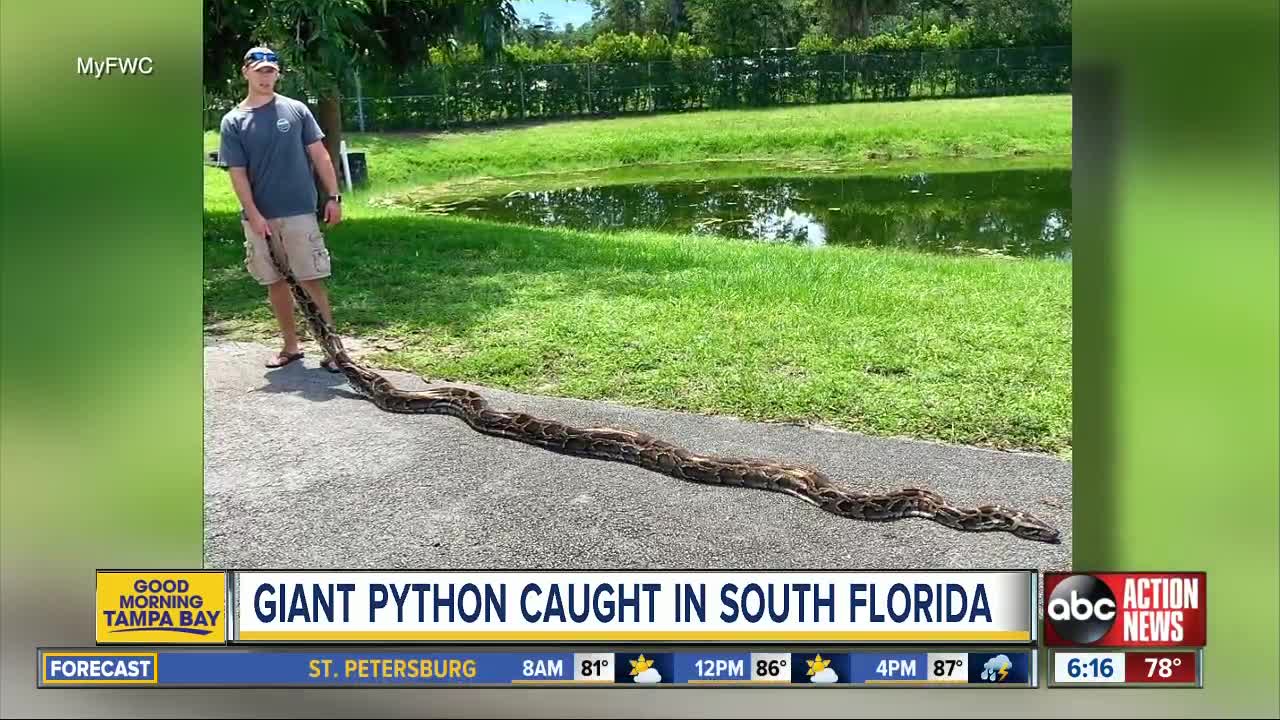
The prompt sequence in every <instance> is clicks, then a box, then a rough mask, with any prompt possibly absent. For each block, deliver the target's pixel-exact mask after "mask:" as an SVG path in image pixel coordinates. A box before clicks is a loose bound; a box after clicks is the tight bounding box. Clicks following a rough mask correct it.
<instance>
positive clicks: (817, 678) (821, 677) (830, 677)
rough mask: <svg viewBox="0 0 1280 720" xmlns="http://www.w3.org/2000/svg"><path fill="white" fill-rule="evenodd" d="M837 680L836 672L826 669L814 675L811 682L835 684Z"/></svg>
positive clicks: (810, 679)
mask: <svg viewBox="0 0 1280 720" xmlns="http://www.w3.org/2000/svg"><path fill="white" fill-rule="evenodd" d="M837 679H838V678H837V677H836V671H835V670H832V669H831V668H824V669H823V670H820V671H818V672H816V673H814V674H813V677H811V678H809V682H816V683H833V682H835V681H836V680H837Z"/></svg>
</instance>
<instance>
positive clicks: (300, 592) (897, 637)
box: [97, 570, 1038, 645]
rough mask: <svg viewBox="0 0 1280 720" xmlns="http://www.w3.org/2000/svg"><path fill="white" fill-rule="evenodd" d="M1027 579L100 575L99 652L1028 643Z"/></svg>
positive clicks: (1030, 577) (974, 575) (1032, 589)
mask: <svg viewBox="0 0 1280 720" xmlns="http://www.w3.org/2000/svg"><path fill="white" fill-rule="evenodd" d="M1036 581H1037V576H1036V573H1035V571H1033V570H984V571H969V572H965V571H945V572H931V571H929V572H926V571H908V572H895V571H884V572H867V571H845V572H839V571H696V572H681V571H656V572H648V571H510V572H500V571H493V572H490V571H424V572H401V571H386V572H382V571H339V572H294V571H252V572H249V571H228V572H225V573H223V572H205V571H192V572H182V571H172V572H153V571H100V572H99V574H98V608H97V611H98V622H97V629H98V643H99V644H100V645H105V644H121V645H127V644H137V645H143V644H145V645H156V644H183V645H186V644H194V643H218V644H225V643H293V644H302V643H334V642H342V643H382V642H395V643H404V642H422V643H486V642H499V643H510V642H530V643H569V642H572V643H596V642H603V643H609V642H673V643H679V642H705V641H732V642H778V643H799V642H845V643H849V642H854V643H856V642H865V643H986V644H991V643H1031V642H1034V641H1035V640H1036V639H1037V638H1036V627H1037V624H1038V623H1037V620H1036V616H1035V613H1036V607H1037V604H1038V600H1037V582H1036Z"/></svg>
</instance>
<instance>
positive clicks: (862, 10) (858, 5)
mask: <svg viewBox="0 0 1280 720" xmlns="http://www.w3.org/2000/svg"><path fill="white" fill-rule="evenodd" d="M899 4H900V3H899V2H898V0H819V1H818V7H819V11H820V12H821V13H822V15H823V16H824V17H823V19H824V20H825V22H826V23H827V27H828V28H829V29H830V31H831V35H832V36H833V37H834V38H835V39H836V40H847V39H848V38H852V37H859V38H861V37H866V36H867V35H868V34H869V33H870V29H871V23H870V21H871V16H872V15H881V14H887V13H893V12H896V10H897V6H898V5H899Z"/></svg>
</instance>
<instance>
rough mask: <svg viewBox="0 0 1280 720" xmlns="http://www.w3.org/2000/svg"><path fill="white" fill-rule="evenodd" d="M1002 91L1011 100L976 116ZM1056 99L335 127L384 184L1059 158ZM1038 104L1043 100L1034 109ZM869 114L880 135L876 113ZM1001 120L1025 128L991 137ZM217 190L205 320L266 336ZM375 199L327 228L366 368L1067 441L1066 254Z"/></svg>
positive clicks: (1012, 441) (348, 326)
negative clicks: (839, 240)
mask: <svg viewBox="0 0 1280 720" xmlns="http://www.w3.org/2000/svg"><path fill="white" fill-rule="evenodd" d="M930 106H933V107H934V109H933V110H930ZM999 107H1006V108H1008V109H1009V114H1010V115H1011V116H1012V117H1011V118H1004V119H1002V116H1000V115H999V114H998V113H996V114H995V117H989V116H991V115H992V113H993V108H999ZM1069 108H1070V102H1069V98H1067V99H1062V98H1012V99H1003V100H981V101H934V102H918V103H902V104H899V105H877V106H870V105H851V106H836V107H834V108H814V107H805V108H788V109H782V110H767V111H746V112H742V113H723V112H716V113H702V114H698V115H688V116H670V117H654V118H634V119H631V118H629V119H625V120H603V121H596V122H591V121H579V122H568V123H560V124H551V125H545V126H538V127H529V128H523V129H519V130H513V129H508V130H499V131H494V132H490V133H478V132H475V133H463V134H458V135H454V136H449V137H447V138H444V139H439V138H437V139H426V140H421V139H419V140H413V139H410V138H407V137H402V138H396V139H394V140H393V139H385V138H384V139H374V138H370V137H360V138H356V139H355V140H354V142H353V144H354V145H356V146H359V147H366V148H371V149H372V148H374V147H382V148H383V149H379V150H375V152H374V153H373V155H372V156H371V163H372V164H373V174H374V179H375V181H377V182H378V183H379V186H380V189H383V190H385V189H386V188H387V187H389V186H390V185H391V184H392V183H391V179H392V177H393V176H392V175H390V174H388V165H391V166H392V167H401V168H403V170H402V172H403V174H402V175H400V176H397V177H399V178H400V179H401V180H411V182H400V183H399V187H401V188H403V187H408V186H409V185H413V184H422V183H430V182H451V181H459V180H466V179H475V178H477V177H481V176H484V175H486V174H490V175H492V174H505V175H518V174H524V173H529V172H533V171H537V170H567V169H581V168H584V167H589V166H600V167H610V166H613V167H620V166H622V165H624V164H626V161H627V160H628V159H629V157H630V156H628V157H622V156H620V153H626V152H634V153H637V155H635V157H643V158H644V159H646V160H651V159H657V158H662V157H668V156H665V155H663V154H662V152H663V151H662V150H660V149H661V148H666V149H669V150H670V151H671V152H672V153H674V156H675V157H680V158H682V159H686V160H693V159H696V158H697V153H698V152H700V151H701V152H705V153H706V154H709V155H719V154H721V153H724V154H727V155H732V154H734V153H735V152H736V153H737V154H738V156H747V155H752V154H767V153H768V152H770V151H774V152H775V153H778V154H780V155H781V156H785V157H786V158H789V159H791V160H795V161H799V162H829V161H831V160H832V157H831V155H832V154H831V152H830V148H831V147H832V146H833V145H832V144H831V143H834V146H836V147H839V148H840V152H841V153H844V154H854V155H857V154H860V153H866V152H879V150H878V149H876V148H882V147H885V145H882V144H877V143H879V142H880V140H878V139H885V142H887V143H889V145H893V143H901V146H902V147H907V146H910V147H913V148H915V149H916V151H917V152H920V153H926V152H941V153H945V152H947V151H948V150H947V148H948V147H949V146H948V145H947V142H949V141H950V139H951V138H969V139H972V138H976V137H979V136H982V137H986V138H988V140H987V141H986V142H985V144H984V145H982V147H983V148H984V149H985V151H984V152H985V153H986V154H994V153H995V152H996V149H997V148H1004V149H1006V150H1010V149H1016V148H1027V147H1031V146H1032V145H1034V144H1036V143H1039V145H1038V147H1041V148H1044V149H1047V148H1054V150H1053V151H1052V152H1049V151H1047V150H1046V155H1047V159H1046V162H1047V163H1049V164H1054V163H1055V162H1056V163H1057V164H1059V165H1060V164H1061V157H1060V153H1058V151H1059V150H1062V149H1063V148H1064V147H1066V146H1067V144H1068V143H1069V136H1070V132H1069V126H1070V115H1069ZM1037 114H1039V115H1041V116H1050V117H1047V118H1046V117H1041V118H1040V120H1039V121H1038V122H1037V121H1034V120H1033V116H1035V115H1037ZM833 117H837V118H841V119H837V120H832V118H833ZM984 117H987V119H986V120H984V119H983V118H984ZM717 118H718V119H717ZM930 118H932V119H933V122H932V123H930ZM885 123H887V124H888V125H889V126H891V129H885V128H884V127H879V126H878V125H879V124H885ZM833 125H834V126H835V127H830V126H833ZM842 125H848V126H855V127H844V128H841V127H840V126H842ZM904 125H905V128H904ZM810 126H814V127H812V129H809V130H806V128H807V127H810ZM1059 126H1063V127H1065V128H1066V130H1065V132H1064V133H1058V131H1057V130H1056V128H1058V127H1059ZM752 127H755V128H757V129H759V130H760V133H761V136H762V137H765V138H770V137H772V138H774V139H775V140H777V139H787V138H790V142H788V143H781V144H776V143H771V142H770V141H767V140H766V141H751V143H752V144H749V145H748V146H743V147H736V148H735V147H734V145H733V144H732V143H729V142H727V141H726V140H725V138H727V137H736V138H740V139H745V138H748V137H749V136H750V137H754V135H752V134H751V133H750V132H749V131H748V129H749V128H752ZM1002 127H1003V128H1006V129H1007V128H1011V127H1018V128H1023V129H1025V130H1026V132H1019V133H1009V132H1006V135H1005V137H1004V138H1003V140H999V139H997V138H996V135H997V134H998V132H997V130H996V129H997V128H1002ZM931 128H932V129H931ZM1033 130H1035V131H1034V132H1033ZM700 134H702V135H705V136H706V137H704V138H703V139H702V140H701V141H700V140H699V135H700ZM1059 134H1061V135H1062V137H1058V135H1059ZM628 136H632V137H634V138H635V142H634V143H632V144H631V145H628V144H627V142H626V139H627V137H628ZM575 137H576V138H577V139H578V140H577V142H576V144H575V143H574V138H575ZM856 138H864V139H865V138H870V139H877V140H875V142H871V143H870V144H866V143H865V142H864V141H863V140H857V139H856ZM957 142H967V141H964V140H957ZM378 143H386V145H385V146H379V145H378ZM415 143H416V145H415ZM859 143H863V144H859ZM390 147H394V148H395V149H394V151H393V152H392V151H388V150H386V148H390ZM628 147H630V148H632V150H630V151H628V150H627V148H628ZM895 147H896V146H895ZM969 147H977V146H976V145H975V146H969ZM855 148H860V149H855ZM975 154H979V153H975ZM1052 157H1057V158H1058V159H1057V160H1056V161H1055V160H1052V159H1049V158H1052ZM391 158H395V163H392V162H391ZM863 159H864V160H865V157H863ZM922 159H927V158H922ZM876 162H877V164H879V163H880V162H881V160H877V161H876ZM206 173H207V178H208V183H209V185H210V186H211V187H216V186H218V185H222V186H228V185H229V183H228V182H227V180H226V175H225V173H223V172H222V171H219V170H215V169H209V170H207V171H206ZM380 173H381V175H380ZM223 192H224V193H225V196H224V197H222V198H221V199H220V198H219V197H217V195H216V194H213V193H211V196H210V198H209V199H208V202H207V207H206V223H205V308H206V322H207V323H209V324H210V325H212V326H216V327H217V328H218V331H219V332H229V333H231V334H233V335H237V336H248V337H253V336H258V337H272V335H273V333H274V332H275V331H274V322H273V320H272V318H271V314H270V310H269V308H268V306H267V305H266V302H265V297H264V293H263V292H262V290H261V288H259V287H258V286H257V285H256V284H255V283H254V282H253V281H252V280H251V279H250V278H249V277H248V276H247V274H246V273H245V271H244V268H243V266H242V264H241V261H242V258H243V248H242V242H243V235H242V232H241V230H240V226H239V223H238V220H237V218H236V217H235V215H234V211H235V207H236V206H235V203H234V196H232V195H230V193H229V191H228V190H225V189H224V190H223ZM373 196H374V195H373V194H372V193H370V194H368V195H365V197H364V198H362V199H358V200H357V201H356V202H354V203H352V204H351V205H349V206H348V207H347V219H346V220H345V221H344V222H343V223H342V224H341V225H339V226H338V227H336V228H331V229H328V230H327V231H326V235H327V238H328V243H329V246H330V250H331V252H332V254H333V257H334V276H333V277H332V278H331V280H330V287H331V292H332V297H333V302H334V312H335V319H336V320H337V322H338V325H339V329H340V330H341V332H343V333H344V335H346V336H348V337H357V338H360V340H361V342H362V343H363V344H364V345H365V346H366V347H370V348H374V349H376V352H375V354H374V355H373V356H372V357H370V358H369V361H370V362H371V363H372V364H374V365H376V366H379V367H385V368H395V369H403V370H409V371H412V372H416V373H419V374H422V375H424V376H426V377H428V378H430V379H432V380H444V381H462V382H472V383H477V384H484V385H491V386H497V387H504V388H509V389H512V390H516V391H520V392H528V393H536V394H545V395H560V396H570V397H579V398H591V399H609V400H614V401H618V402H623V403H628V404H633V405H640V406H646V407H656V408H665V409H673V410H683V411H691V412H701V413H727V414H733V415H737V416H740V417H744V418H747V419H754V420H781V421H813V422H819V423H823V424H827V425H831V426H835V427H841V428H846V429H851V430H858V431H862V432H868V433H873V434H880V435H901V436H910V437H918V438H928V439H937V440H943V441H948V442H957V443H966V444H974V445H985V446H991V447H999V448H1011V449H1013V448H1016V449H1031V450H1042V451H1047V452H1053V453H1058V454H1061V455H1063V456H1067V457H1069V455H1070V447H1071V336H1072V325H1071V266H1070V264H1069V263H1063V262H1057V261H1039V260H1009V259H996V258H972V257H966V258H955V257H941V256H931V255H924V254H916V253H910V252H899V251H885V250H871V249H861V248H851V247H835V246H833V247H827V248H824V249H822V250H821V251H819V252H814V251H812V250H810V249H805V248H798V247H788V246H774V245H767V246H766V245H761V244H754V243H750V242H744V241H735V240H719V239H712V238H706V237H697V238H695V237H692V236H683V235H672V234H663V233H655V232H640V231H635V232H625V233H589V232H575V231H569V230H558V229H556V230H552V229H545V230H544V229H532V228H523V227H518V226H511V225H502V224H498V223H491V222H483V221H479V220H473V219H469V218H455V217H435V216H425V215H418V214H414V213H410V212H407V211H404V210H401V209H395V208H381V207H371V206H370V205H369V204H367V202H365V200H367V199H368V198H369V197H373Z"/></svg>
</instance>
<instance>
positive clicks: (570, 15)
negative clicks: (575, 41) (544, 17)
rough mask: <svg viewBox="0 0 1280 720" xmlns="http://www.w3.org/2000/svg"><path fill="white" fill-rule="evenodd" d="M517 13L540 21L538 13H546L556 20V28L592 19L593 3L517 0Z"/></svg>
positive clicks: (579, 23) (567, 0) (584, 0)
mask: <svg viewBox="0 0 1280 720" xmlns="http://www.w3.org/2000/svg"><path fill="white" fill-rule="evenodd" d="M514 5H515V9H516V13H518V14H519V15H520V19H521V20H525V19H528V20H531V21H533V22H537V21H538V15H539V14H541V13H546V14H548V15H550V16H551V17H552V18H554V19H555V21H556V29H557V30H560V29H563V28H564V24H565V23H573V24H574V25H581V24H582V23H584V22H586V21H588V20H590V19H591V3H589V2H587V1H586V0H515V2H514Z"/></svg>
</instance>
